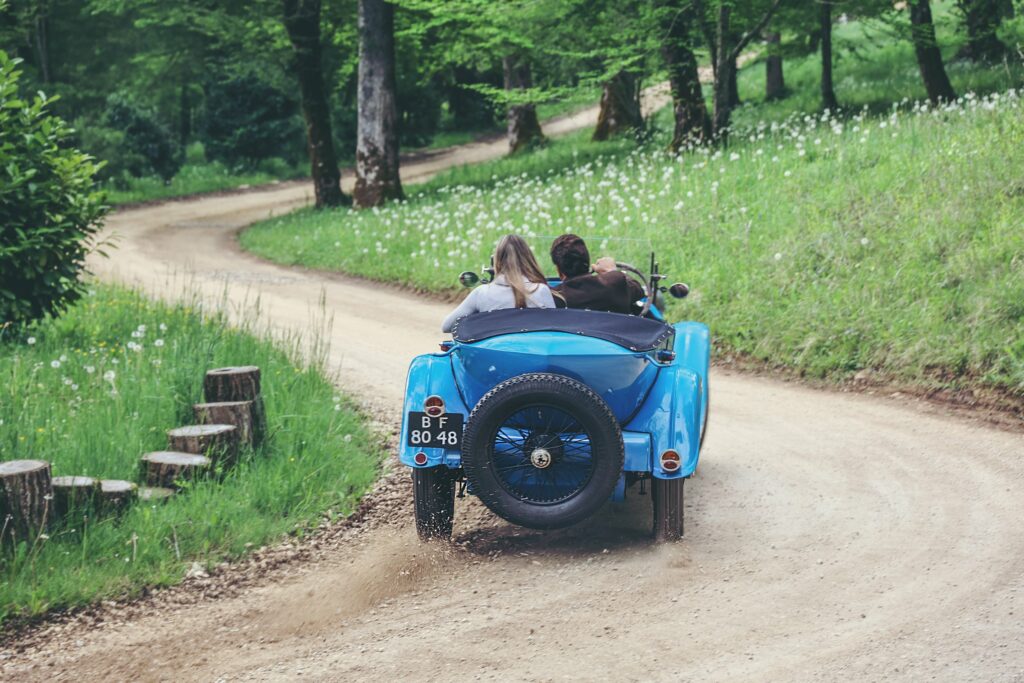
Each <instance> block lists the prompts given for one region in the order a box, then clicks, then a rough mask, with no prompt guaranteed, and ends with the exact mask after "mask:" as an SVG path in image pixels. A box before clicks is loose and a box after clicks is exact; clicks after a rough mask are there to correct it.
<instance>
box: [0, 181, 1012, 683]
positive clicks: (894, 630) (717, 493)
mask: <svg viewBox="0 0 1024 683" xmlns="http://www.w3.org/2000/svg"><path fill="white" fill-rule="evenodd" d="M407 171H408V172H409V173H410V176H415V175H416V174H418V173H429V172H431V168H430V167H425V166H416V165H413V166H408V167H407ZM304 201H306V191H305V190H304V189H302V188H292V187H288V188H282V189H279V190H273V191H261V192H254V193H250V194H244V195H237V196H228V197H216V198H208V199H200V200H196V201H191V202H182V203H171V204H167V205H163V206H157V207H149V208H143V209H137V210H131V211H124V212H121V213H118V214H117V215H116V216H114V217H113V219H112V220H111V222H110V228H111V229H112V230H113V231H114V232H116V233H118V234H120V235H121V246H120V249H118V250H117V251H116V252H115V255H114V257H113V259H112V260H110V261H99V262H97V263H96V264H95V268H96V270H97V271H98V272H99V273H100V275H101V276H102V277H103V278H104V279H110V280H120V281H126V282H129V283H132V284H136V285H140V286H142V287H143V288H145V289H146V290H148V291H150V292H153V293H154V294H157V295H161V296H167V297H176V296H178V295H179V293H180V292H181V291H182V288H183V287H191V288H193V289H194V290H198V291H199V292H201V293H202V295H203V296H205V297H208V298H210V299H212V300H218V301H221V302H222V303H223V305H225V306H226V307H227V308H228V309H229V310H231V311H233V312H237V311H238V310H245V309H246V308H247V307H251V306H252V305H253V301H254V299H255V297H257V296H258V297H259V305H260V308H261V309H262V311H263V315H264V318H265V319H266V320H269V321H270V322H271V323H272V325H273V327H274V329H275V330H277V331H280V332H283V333H289V332H294V331H310V330H315V329H318V328H317V323H316V320H317V319H318V318H319V317H321V311H320V304H319V302H320V301H321V300H322V301H323V304H324V306H325V308H326V311H327V312H328V313H329V314H330V315H333V318H334V323H333V328H332V330H331V332H330V333H329V336H330V342H331V356H330V359H331V363H332V365H333V367H334V368H335V369H337V370H338V372H339V381H340V383H341V385H342V386H343V387H344V388H345V389H346V390H347V391H348V392H349V393H351V394H353V395H354V396H356V397H357V398H359V399H361V400H363V401H365V402H367V403H368V404H369V405H371V406H372V407H373V408H374V409H375V410H376V411H378V413H379V414H380V415H381V416H382V417H383V418H384V419H385V420H394V419H396V418H397V414H398V410H399V409H400V401H401V394H402V390H403V382H404V374H405V369H406V366H407V363H408V361H409V359H410V357H411V356H413V355H414V354H417V353H421V352H424V351H428V350H430V349H432V348H434V345H435V344H436V342H437V341H439V340H440V339H441V334H440V333H439V331H438V325H439V321H440V320H441V318H442V314H443V313H444V312H445V311H446V310H447V307H446V306H444V305H441V304H438V303H434V302H430V301H423V300H416V299H413V298H412V297H411V296H409V295H407V294H402V293H399V292H394V291H390V290H387V289H383V288H380V287H375V286H373V285H369V284H366V283H361V282H357V281H352V280H349V279H346V278H341V277H325V276H323V275H320V274H315V273H307V272H303V271H297V270H291V269H286V268H282V267H278V266H274V265H270V264H267V263H264V262H261V261H259V260H257V259H255V258H253V257H251V256H248V255H245V254H243V253H241V252H239V251H238V249H237V247H236V246H235V241H234V235H235V233H236V231H237V229H238V228H239V227H241V226H242V225H245V224H246V223H248V222H250V221H253V220H256V219H258V218H262V217H264V216H266V215H268V214H269V213H271V212H276V213H280V212H282V211H285V210H287V209H289V208H291V207H293V206H296V205H298V204H300V203H302V202H304ZM695 284H698V285H699V283H695ZM712 382H713V384H714V391H713V396H714V398H713V403H712V416H711V425H710V434H709V438H708V441H707V444H706V447H705V452H704V456H703V459H702V463H701V466H700V469H699V470H698V476H697V477H696V478H694V479H693V480H692V481H691V482H690V483H689V485H688V487H687V494H688V498H687V510H686V514H687V530H686V531H687V535H686V538H685V540H684V541H682V542H680V543H678V544H674V545H671V546H662V547H656V546H653V545H652V544H651V543H650V542H649V540H648V538H647V535H646V534H647V531H648V528H649V524H650V512H649V500H648V499H647V498H640V497H636V496H633V497H632V498H630V499H629V500H628V501H627V503H626V505H624V506H621V507H608V508H606V509H605V511H604V512H603V513H602V514H600V515H599V516H598V517H597V518H595V519H594V520H592V521H590V522H588V523H586V524H585V525H583V526H581V527H578V528H574V529H570V530H567V531H563V532H557V533H539V532H528V531H524V530H521V529H517V528H514V527H511V526H508V525H506V524H504V523H502V522H500V521H497V520H495V519H493V518H492V517H490V516H489V515H488V514H487V513H486V511H484V510H482V509H481V508H480V506H479V505H478V504H476V503H475V502H474V501H470V500H469V499H467V500H462V501H459V503H458V506H457V515H458V520H457V522H456V530H455V537H456V543H455V544H454V545H453V546H451V547H426V546H423V545H421V544H419V543H418V542H417V540H416V538H415V532H414V530H413V528H412V526H411V524H410V523H409V521H408V515H409V514H410V513H409V509H408V505H407V504H406V505H403V504H402V501H404V500H406V493H408V494H409V495H411V491H407V489H406V490H402V489H398V488H396V489H394V491H393V494H392V498H394V499H397V501H398V502H397V503H394V504H392V505H391V506H390V507H389V506H382V510H383V509H384V508H387V512H384V511H380V512H371V515H370V519H369V521H368V523H367V524H365V525H363V526H362V527H361V528H358V529H356V530H354V531H353V532H352V533H351V534H350V535H349V537H348V538H347V539H346V541H345V542H344V543H342V544H340V547H337V548H334V549H333V550H331V551H330V552H329V553H327V556H326V557H325V558H323V559H322V560H321V561H320V562H318V563H316V564H314V565H312V566H296V567H294V568H292V572H293V573H282V572H279V573H276V574H274V575H272V576H273V581H269V582H264V583H263V584H262V585H259V586H257V587H256V588H253V589H251V590H248V591H247V592H245V593H243V594H241V595H237V596H234V597H229V598H225V599H220V600H206V601H201V602H199V603H198V604H193V605H186V606H182V607H176V608H166V609H161V610H159V611H155V612H154V613H151V614H147V615H145V616H142V617H139V618H133V619H131V620H129V621H127V622H118V621H112V622H109V623H104V624H101V625H99V626H97V627H94V628H92V629H88V628H86V627H84V626H81V625H79V626H75V625H72V626H70V627H66V628H54V629H52V630H51V631H50V632H48V633H45V634H44V638H43V639H42V641H39V640H37V641H36V642H35V643H34V644H33V645H32V646H31V648H30V649H29V650H27V651H26V652H24V653H21V654H12V655H11V656H10V658H9V659H7V660H6V661H5V662H3V663H2V664H3V668H2V669H0V673H2V675H3V677H4V678H9V679H10V680H43V679H45V680H75V681H86V680H137V679H142V680H201V681H209V680H267V679H282V680H294V679H296V678H298V677H300V676H301V678H303V679H313V680H338V681H354V680H392V681H394V680H455V679H466V678H469V677H473V678H488V679H504V680H531V681H534V680H536V681H549V680H672V681H675V680H684V679H702V680H703V679H713V680H729V681H735V680H752V681H765V680H806V679H826V680H828V679H832V680H835V679H843V680H846V679H851V678H854V679H871V680H889V679H903V680H914V681H916V680H923V679H930V678H936V679H939V680H958V681H959V680H974V679H977V680H985V681H993V680H1003V681H1018V680H1024V533H1022V531H1021V529H1022V520H1024V437H1022V436H1021V435H1020V434H1019V433H1014V432H1008V431H1001V430H997V429H994V428H991V427H988V426H985V425H983V424H980V423H977V424H976V423H973V422H971V421H967V420H964V419H962V418H958V417H950V416H946V415H943V414H941V413H936V412H934V411H930V412H929V411H926V410H924V409H922V408H920V407H918V406H915V405H908V404H905V403H901V402H899V401H897V400H893V399H889V398H879V397H872V396H865V395H848V394H834V393H827V392H822V391H816V390H812V389H808V388H804V387H800V386H795V385H791V384H785V383H778V382H774V381H770V380H765V379H758V378H751V377H747V376H742V375H733V374H728V373H726V372H722V371H716V372H714V376H713V377H712ZM392 479H393V480H395V481H399V482H401V481H405V480H403V479H400V478H398V477H392ZM375 516H380V518H379V519H375Z"/></svg>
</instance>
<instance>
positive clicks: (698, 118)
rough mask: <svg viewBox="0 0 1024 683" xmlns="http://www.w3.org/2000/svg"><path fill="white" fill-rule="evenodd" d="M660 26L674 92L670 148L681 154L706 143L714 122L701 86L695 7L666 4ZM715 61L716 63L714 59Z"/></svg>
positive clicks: (666, 65)
mask: <svg viewBox="0 0 1024 683" xmlns="http://www.w3.org/2000/svg"><path fill="white" fill-rule="evenodd" d="M665 9H667V10H669V11H668V12H666V13H665V15H664V18H663V20H662V21H663V23H662V26H661V31H662V35H663V36H665V40H664V42H663V43H662V44H661V58H662V60H663V61H664V62H665V67H666V68H667V69H668V83H669V88H670V90H671V92H672V114H673V119H674V124H675V125H674V130H673V133H672V142H671V143H669V149H670V150H672V151H673V152H678V151H679V150H680V149H681V148H682V147H683V146H684V145H688V144H691V143H702V142H706V141H708V140H709V139H710V138H711V119H710V117H709V116H708V109H707V105H705V103H704V92H703V90H702V89H701V84H700V71H699V70H698V68H697V56H696V55H695V54H694V52H693V42H692V40H691V34H692V32H693V30H694V22H695V21H696V18H695V13H694V9H693V6H692V5H691V4H690V3H689V2H686V0H683V1H682V2H673V3H669V4H667V5H666V7H665ZM712 61H713V60H712Z"/></svg>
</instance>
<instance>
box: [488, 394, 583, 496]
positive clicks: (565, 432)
mask: <svg viewBox="0 0 1024 683" xmlns="http://www.w3.org/2000/svg"><path fill="white" fill-rule="evenodd" d="M490 451H491V453H490V455H491V459H490V460H491V467H492V468H493V471H494V473H495V475H497V478H498V481H499V482H500V484H501V486H502V488H504V489H505V491H507V492H508V493H510V494H511V495H513V496H515V497H516V498H518V499H519V500H522V501H524V502H529V503H535V504H541V505H550V504H554V503H561V502H563V501H566V500H568V499H569V498H572V497H573V496H575V495H576V494H577V493H579V492H580V491H582V490H583V488H584V487H585V486H586V485H587V483H588V482H589V481H590V478H591V476H592V475H593V473H594V461H593V455H594V454H593V448H592V443H591V437H590V434H589V433H588V432H587V431H586V429H585V428H584V427H583V426H582V425H581V424H580V422H579V420H577V419H576V418H575V417H574V416H573V415H572V414H571V413H569V412H568V411H566V410H564V409H562V408H559V407H556V406H552V405H547V404H534V405H530V406H527V407H525V408H519V409H516V410H515V411H513V412H512V413H510V414H509V415H507V416H506V417H505V418H504V419H503V420H502V421H501V422H500V423H499V426H498V428H497V430H496V431H495V432H494V434H493V435H492V436H491V439H490Z"/></svg>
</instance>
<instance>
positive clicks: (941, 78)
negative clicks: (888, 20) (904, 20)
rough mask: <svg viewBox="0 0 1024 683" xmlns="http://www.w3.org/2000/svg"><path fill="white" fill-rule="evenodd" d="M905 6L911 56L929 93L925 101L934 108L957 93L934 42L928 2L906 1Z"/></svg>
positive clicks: (926, 0) (930, 10)
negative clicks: (915, 58)
mask: <svg viewBox="0 0 1024 683" xmlns="http://www.w3.org/2000/svg"><path fill="white" fill-rule="evenodd" d="M907 6H908V8H909V9H910V37H911V40H912V41H913V43H914V54H915V55H916V56H917V66H918V68H919V69H920V71H921V78H922V79H923V80H924V87H925V90H927V91H928V99H930V100H931V101H932V103H933V104H939V103H940V102H948V101H951V100H955V99H956V92H955V91H954V90H953V85H952V83H950V82H949V76H948V75H946V67H945V65H943V63H942V53H941V52H940V51H939V45H938V41H937V40H936V38H935V24H934V23H932V8H931V4H930V3H929V0H908V2H907Z"/></svg>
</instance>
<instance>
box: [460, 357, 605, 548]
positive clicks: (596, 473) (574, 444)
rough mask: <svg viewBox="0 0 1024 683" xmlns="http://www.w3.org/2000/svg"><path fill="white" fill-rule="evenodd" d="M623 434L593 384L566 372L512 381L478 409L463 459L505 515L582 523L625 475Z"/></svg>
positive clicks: (548, 525)
mask: <svg viewBox="0 0 1024 683" xmlns="http://www.w3.org/2000/svg"><path fill="white" fill-rule="evenodd" d="M623 458H624V449H623V445H622V432H621V430H620V429H619V424H618V421H617V420H616V419H615V415H614V414H613V413H612V411H611V409H610V408H609V407H608V404H606V403H605V402H604V401H603V400H602V399H601V397H600V396H598V395H597V394H596V393H594V392H593V391H592V390H591V389H590V388H589V387H587V386H586V385H584V384H582V383H581V382H577V381H576V380H574V379H572V378H569V377H565V376H562V375H553V374H547V373H529V374H525V375H519V376H518V377H513V378H512V379H509V380H506V381H505V382H502V383H501V384H499V385H497V386H496V387H494V388H493V389H492V390H491V391H489V392H488V393H487V394H486V395H485V396H484V397H483V398H482V399H480V402H479V403H478V404H477V405H476V407H475V408H474V409H473V412H472V414H471V415H470V416H469V422H468V423H467V425H466V431H465V435H464V438H463V447H462V465H463V468H464V470H465V473H466V479H467V480H468V481H469V484H470V487H471V489H472V490H473V491H474V492H475V493H476V494H477V495H478V496H479V497H480V500H481V501H483V503H484V504H485V505H486V506H487V507H488V508H490V510H491V511H492V512H494V513H495V514H497V515H498V516H500V517H502V518H504V519H506V520H508V521H509V522H512V523H513V524H518V525H520V526H525V527H530V528H533V529H557V528H561V527H566V526H570V525H572V524H575V523H577V522H579V521H581V520H583V519H585V518H586V517H589V516H590V515H592V514H593V513H594V512H596V511H597V509H598V508H599V507H601V506H602V505H603V504H604V503H605V502H606V501H607V500H608V499H609V498H610V497H611V495H612V492H613V491H614V489H615V485H616V483H617V482H618V480H619V476H620V475H621V473H622V465H623Z"/></svg>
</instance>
